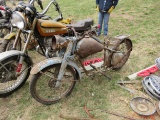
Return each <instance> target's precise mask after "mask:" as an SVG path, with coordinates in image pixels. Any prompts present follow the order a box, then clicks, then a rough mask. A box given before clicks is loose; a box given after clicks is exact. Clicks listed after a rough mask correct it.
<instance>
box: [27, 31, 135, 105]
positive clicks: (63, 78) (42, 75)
mask: <svg viewBox="0 0 160 120" xmlns="http://www.w3.org/2000/svg"><path fill="white" fill-rule="evenodd" d="M58 48H59V49H60V50H61V49H64V48H65V50H66V51H65V53H64V55H63V56H62V57H54V58H49V59H46V60H43V61H41V62H40V63H37V64H36V65H35V66H34V67H33V68H32V70H31V73H30V74H31V75H32V76H33V77H32V78H31V81H30V93H31V95H32V97H33V98H34V99H35V100H37V101H38V102H40V103H42V104H45V105H50V104H53V103H56V102H58V101H59V100H61V99H62V98H64V97H67V96H68V95H70V93H71V92H72V90H73V88H74V86H75V84H76V82H77V81H78V80H80V79H81V77H82V76H81V69H80V67H81V68H82V69H83V71H84V72H85V73H86V74H87V75H89V76H90V74H89V71H88V69H86V67H85V66H84V65H83V60H84V59H85V58H86V57H88V56H90V55H92V54H95V53H99V52H101V51H104V57H103V64H102V66H101V69H102V68H103V69H102V70H99V69H98V68H97V67H96V66H95V65H94V64H92V62H90V63H89V66H90V67H91V68H92V70H93V69H94V70H96V71H97V72H98V73H100V74H102V75H104V76H106V77H107V78H110V77H109V76H108V75H106V73H105V72H104V71H106V70H107V69H108V68H110V69H120V68H121V67H122V66H123V65H124V64H125V63H126V61H127V60H128V58H129V56H130V53H131V51H132V42H131V40H130V38H129V36H126V35H120V36H116V37H113V38H112V37H111V38H109V39H105V41H103V42H102V41H101V40H100V39H99V38H97V37H96V35H95V31H92V30H88V31H87V32H86V34H84V35H83V36H75V37H69V38H68V39H67V40H66V41H64V42H63V43H60V44H59V45H58V47H57V49H58ZM78 65H80V67H79V66H78ZM99 67H100V66H99Z"/></svg>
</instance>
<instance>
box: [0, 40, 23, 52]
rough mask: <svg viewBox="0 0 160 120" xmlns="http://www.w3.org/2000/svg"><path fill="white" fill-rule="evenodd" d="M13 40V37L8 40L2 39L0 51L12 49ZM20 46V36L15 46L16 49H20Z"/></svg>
mask: <svg viewBox="0 0 160 120" xmlns="http://www.w3.org/2000/svg"><path fill="white" fill-rule="evenodd" d="M14 41H15V38H12V39H9V40H3V42H2V44H1V46H0V52H5V51H9V50H12V48H13V44H14ZM21 48H22V43H21V38H19V40H18V43H17V46H16V50H19V51H21Z"/></svg>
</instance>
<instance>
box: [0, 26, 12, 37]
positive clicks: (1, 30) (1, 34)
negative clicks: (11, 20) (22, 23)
mask: <svg viewBox="0 0 160 120" xmlns="http://www.w3.org/2000/svg"><path fill="white" fill-rule="evenodd" d="M9 33H10V28H9V27H3V26H2V25H1V24H0V39H2V38H4V36H6V35H7V34H9Z"/></svg>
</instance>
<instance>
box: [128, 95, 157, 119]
mask: <svg viewBox="0 0 160 120" xmlns="http://www.w3.org/2000/svg"><path fill="white" fill-rule="evenodd" d="M130 106H131V108H132V110H133V111H135V112H136V113H137V114H139V115H143V116H150V115H153V114H154V113H155V112H156V107H155V105H154V104H153V103H152V102H151V101H150V100H148V99H146V98H142V97H136V98H133V99H132V100H131V102H130Z"/></svg>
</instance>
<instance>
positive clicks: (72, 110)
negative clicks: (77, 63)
mask: <svg viewBox="0 0 160 120" xmlns="http://www.w3.org/2000/svg"><path fill="white" fill-rule="evenodd" d="M48 1H49V0H43V3H44V6H46V5H47V3H48ZM57 2H58V3H59V5H60V8H61V11H62V13H63V16H64V18H71V19H72V20H74V21H77V20H81V19H85V18H92V19H94V22H95V24H97V11H96V9H95V1H93V0H87V1H80V0H70V1H67V0H57ZM159 4H160V1H157V0H145V1H142V0H119V4H118V5H117V6H116V9H115V10H114V11H113V12H112V14H111V17H110V22H109V36H116V35H119V34H129V35H130V38H131V40H132V42H133V51H132V52H131V56H130V58H129V60H128V61H127V63H126V64H125V66H123V68H122V69H121V70H119V71H111V72H109V73H108V74H110V75H112V80H111V81H108V80H107V79H106V78H105V77H102V76H97V77H96V78H95V80H91V79H90V78H88V77H84V78H83V79H82V81H81V82H80V83H77V84H76V87H75V89H74V90H73V92H72V94H71V95H70V96H69V97H68V98H65V99H64V100H62V101H60V102H59V103H56V104H53V105H50V106H45V105H42V104H40V103H38V102H37V101H35V100H34V99H33V98H32V97H31V95H30V93H29V82H30V79H28V81H27V82H26V84H25V85H24V86H23V87H22V88H21V89H19V90H18V91H17V92H15V93H13V94H12V95H10V96H8V97H7V98H3V99H0V109H1V110H0V113H1V116H0V119H1V120H4V119H5V120H63V119H61V118H59V114H60V113H62V114H64V115H71V116H82V117H88V116H87V114H86V113H85V111H84V105H86V106H87V107H88V108H90V109H97V110H94V111H91V113H92V114H93V115H94V116H95V117H96V118H99V119H101V120H124V119H123V118H121V117H116V116H113V115H110V114H107V113H105V112H101V111H100V110H110V111H114V112H116V113H119V114H123V115H128V116H133V115H134V116H135V117H137V118H139V116H136V114H135V113H134V112H133V111H132V110H131V108H130V106H129V101H130V100H131V99H132V98H133V97H135V96H138V95H139V94H135V95H133V94H130V93H129V92H127V91H125V90H123V89H121V88H119V87H117V86H116V85H115V83H116V81H117V80H121V79H124V78H125V77H126V76H128V75H130V74H132V73H134V72H137V71H139V70H142V69H143V68H146V67H148V66H150V65H153V64H154V60H155V59H156V58H157V57H159V55H160V54H159V50H160V45H159V42H160V28H159V22H160V17H159V16H160V12H159V11H160V7H159V6H158V5H159ZM53 11H54V9H50V10H49V11H48V13H47V14H49V15H50V16H53V17H54V16H56V15H57V14H56V12H54V13H53ZM55 14H56V15H55ZM35 55H36V56H37V54H36V53H35V54H34V55H33V56H32V57H33V58H34V59H35V58H37V57H36V56H35ZM140 80H142V78H140ZM142 92H143V91H142ZM140 95H142V94H140ZM98 109H100V110H98ZM156 119H157V120H158V119H159V118H158V117H156Z"/></svg>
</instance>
